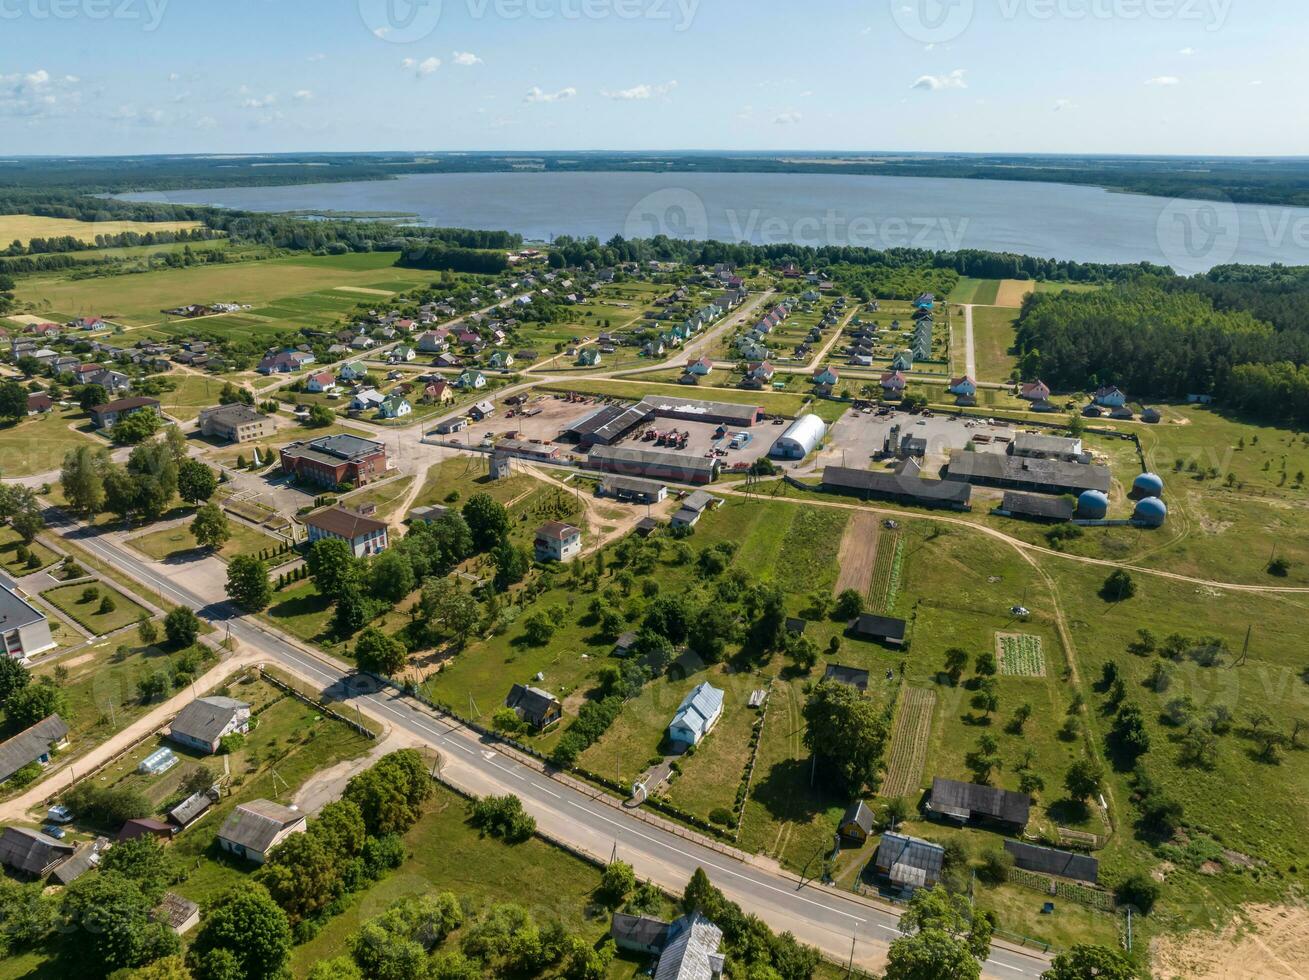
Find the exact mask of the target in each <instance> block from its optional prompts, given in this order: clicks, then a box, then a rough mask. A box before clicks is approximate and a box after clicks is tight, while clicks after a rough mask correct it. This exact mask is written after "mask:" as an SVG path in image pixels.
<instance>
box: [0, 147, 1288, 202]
mask: <svg viewBox="0 0 1309 980" xmlns="http://www.w3.org/2000/svg"><path fill="white" fill-rule="evenodd" d="M270 160H275V161H276V162H277V166H276V167H269V166H267V163H268V162H269V161H270ZM524 168H530V169H535V170H542V171H547V172H556V173H560V172H562V173H566V172H596V171H618V172H623V173H634V172H635V173H642V172H645V173H671V174H675V173H821V174H862V175H874V176H890V177H949V178H963V179H971V180H1004V181H1043V182H1051V183H1061V184H1080V185H1084V186H1092V187H1105V188H1109V189H1112V190H1118V191H1126V192H1129V193H1134V194H1154V195H1158V196H1161V197H1184V198H1196V199H1206V200H1212V199H1224V198H1226V199H1230V200H1232V201H1236V202H1238V203H1247V204H1282V205H1299V206H1309V160H1306V159H1304V158H1284V157H1278V158H1252V157H1126V156H1052V155H1033V154H972V153H940V154H912V153H878V152H851V153H787V154H785V155H769V154H760V153H748V152H743V153H722V152H719V153H687V152H682V153H673V154H668V153H641V152H623V153H618V152H569V153H542V154H530V155H529V154H521V153H518V154H504V153H489V152H481V153H310V154H276V155H267V156H252V157H248V158H244V159H231V158H222V159H214V158H210V157H186V156H158V157H155V156H144V157H94V158H58V159H54V158H37V157H28V158H17V159H9V160H6V161H3V162H0V185H22V186H26V187H44V188H78V189H83V190H87V191H90V192H94V193H121V192H125V191H149V190H181V189H186V188H194V187H250V186H265V185H275V184H276V185H285V184H311V183H325V182H338V181H346V180H385V179H388V178H392V177H395V176H399V175H402V174H419V173H486V172H509V171H517V170H522V169H524Z"/></svg>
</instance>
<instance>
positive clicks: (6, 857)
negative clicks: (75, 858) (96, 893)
mask: <svg viewBox="0 0 1309 980" xmlns="http://www.w3.org/2000/svg"><path fill="white" fill-rule="evenodd" d="M75 850H76V848H75V847H74V846H73V845H72V844H63V843H61V842H59V841H57V840H55V839H54V838H53V837H47V836H46V835H45V834H41V833H37V832H36V831H35V830H28V829H27V828H26V827H6V828H5V830H4V833H3V834H0V866H3V867H6V868H13V869H14V870H15V871H18V872H20V873H22V874H25V875H30V876H32V877H33V878H44V877H45V876H46V875H47V874H49V873H50V872H51V870H53V869H54V867H55V866H56V865H58V864H59V863H60V862H62V861H65V860H67V859H68V858H70V857H71V856H72V855H73V852H74V851H75Z"/></svg>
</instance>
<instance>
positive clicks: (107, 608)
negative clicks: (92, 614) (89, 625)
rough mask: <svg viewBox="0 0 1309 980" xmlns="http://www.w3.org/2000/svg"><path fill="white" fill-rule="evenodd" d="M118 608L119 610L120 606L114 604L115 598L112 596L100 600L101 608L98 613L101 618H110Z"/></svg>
mask: <svg viewBox="0 0 1309 980" xmlns="http://www.w3.org/2000/svg"><path fill="white" fill-rule="evenodd" d="M117 608H118V604H117V603H116V602H114V597H113V596H111V595H107V596H105V597H104V598H103V599H101V600H100V608H99V609H98V610H97V612H98V613H99V614H100V615H101V616H108V615H109V614H110V613H111V612H113V611H114V610H115V609H117Z"/></svg>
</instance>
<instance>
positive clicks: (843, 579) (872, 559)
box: [834, 513, 882, 596]
mask: <svg viewBox="0 0 1309 980" xmlns="http://www.w3.org/2000/svg"><path fill="white" fill-rule="evenodd" d="M881 527H882V525H881V523H880V522H879V521H878V519H877V515H876V514H864V513H857V514H855V515H854V517H852V518H850V523H849V524H847V525H846V527H845V533H844V534H843V535H841V550H840V553H839V555H838V556H837V564H838V565H839V567H840V569H841V572H840V574H839V575H837V577H836V586H835V589H834V593H835V594H836V595H840V594H841V593H842V592H844V591H845V590H846V589H854V590H855V591H856V592H858V593H859V594H860V595H862V596H866V595H868V590H869V588H871V587H872V584H873V569H874V568H875V567H876V566H877V540H878V537H879V536H880V534H881Z"/></svg>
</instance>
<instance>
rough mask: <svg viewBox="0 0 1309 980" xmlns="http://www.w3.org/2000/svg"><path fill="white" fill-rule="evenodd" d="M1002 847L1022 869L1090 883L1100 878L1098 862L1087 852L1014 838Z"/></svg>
mask: <svg viewBox="0 0 1309 980" xmlns="http://www.w3.org/2000/svg"><path fill="white" fill-rule="evenodd" d="M1004 849H1005V850H1006V851H1008V852H1009V853H1010V854H1012V855H1013V857H1014V866H1015V867H1019V868H1022V869H1023V870H1024V871H1036V872H1039V873H1041V874H1047V875H1058V876H1059V877H1060V878H1072V879H1073V880H1075V881H1088V882H1090V883H1091V884H1095V883H1096V882H1097V881H1098V880H1099V878H1100V862H1099V861H1097V860H1096V859H1095V858H1093V857H1091V856H1090V855H1089V854H1074V853H1073V852H1071V851H1060V850H1057V849H1055V848H1053V847H1038V846H1037V845H1035V844H1024V843H1023V842H1022V841H1016V840H1007V841H1005V842H1004Z"/></svg>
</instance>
